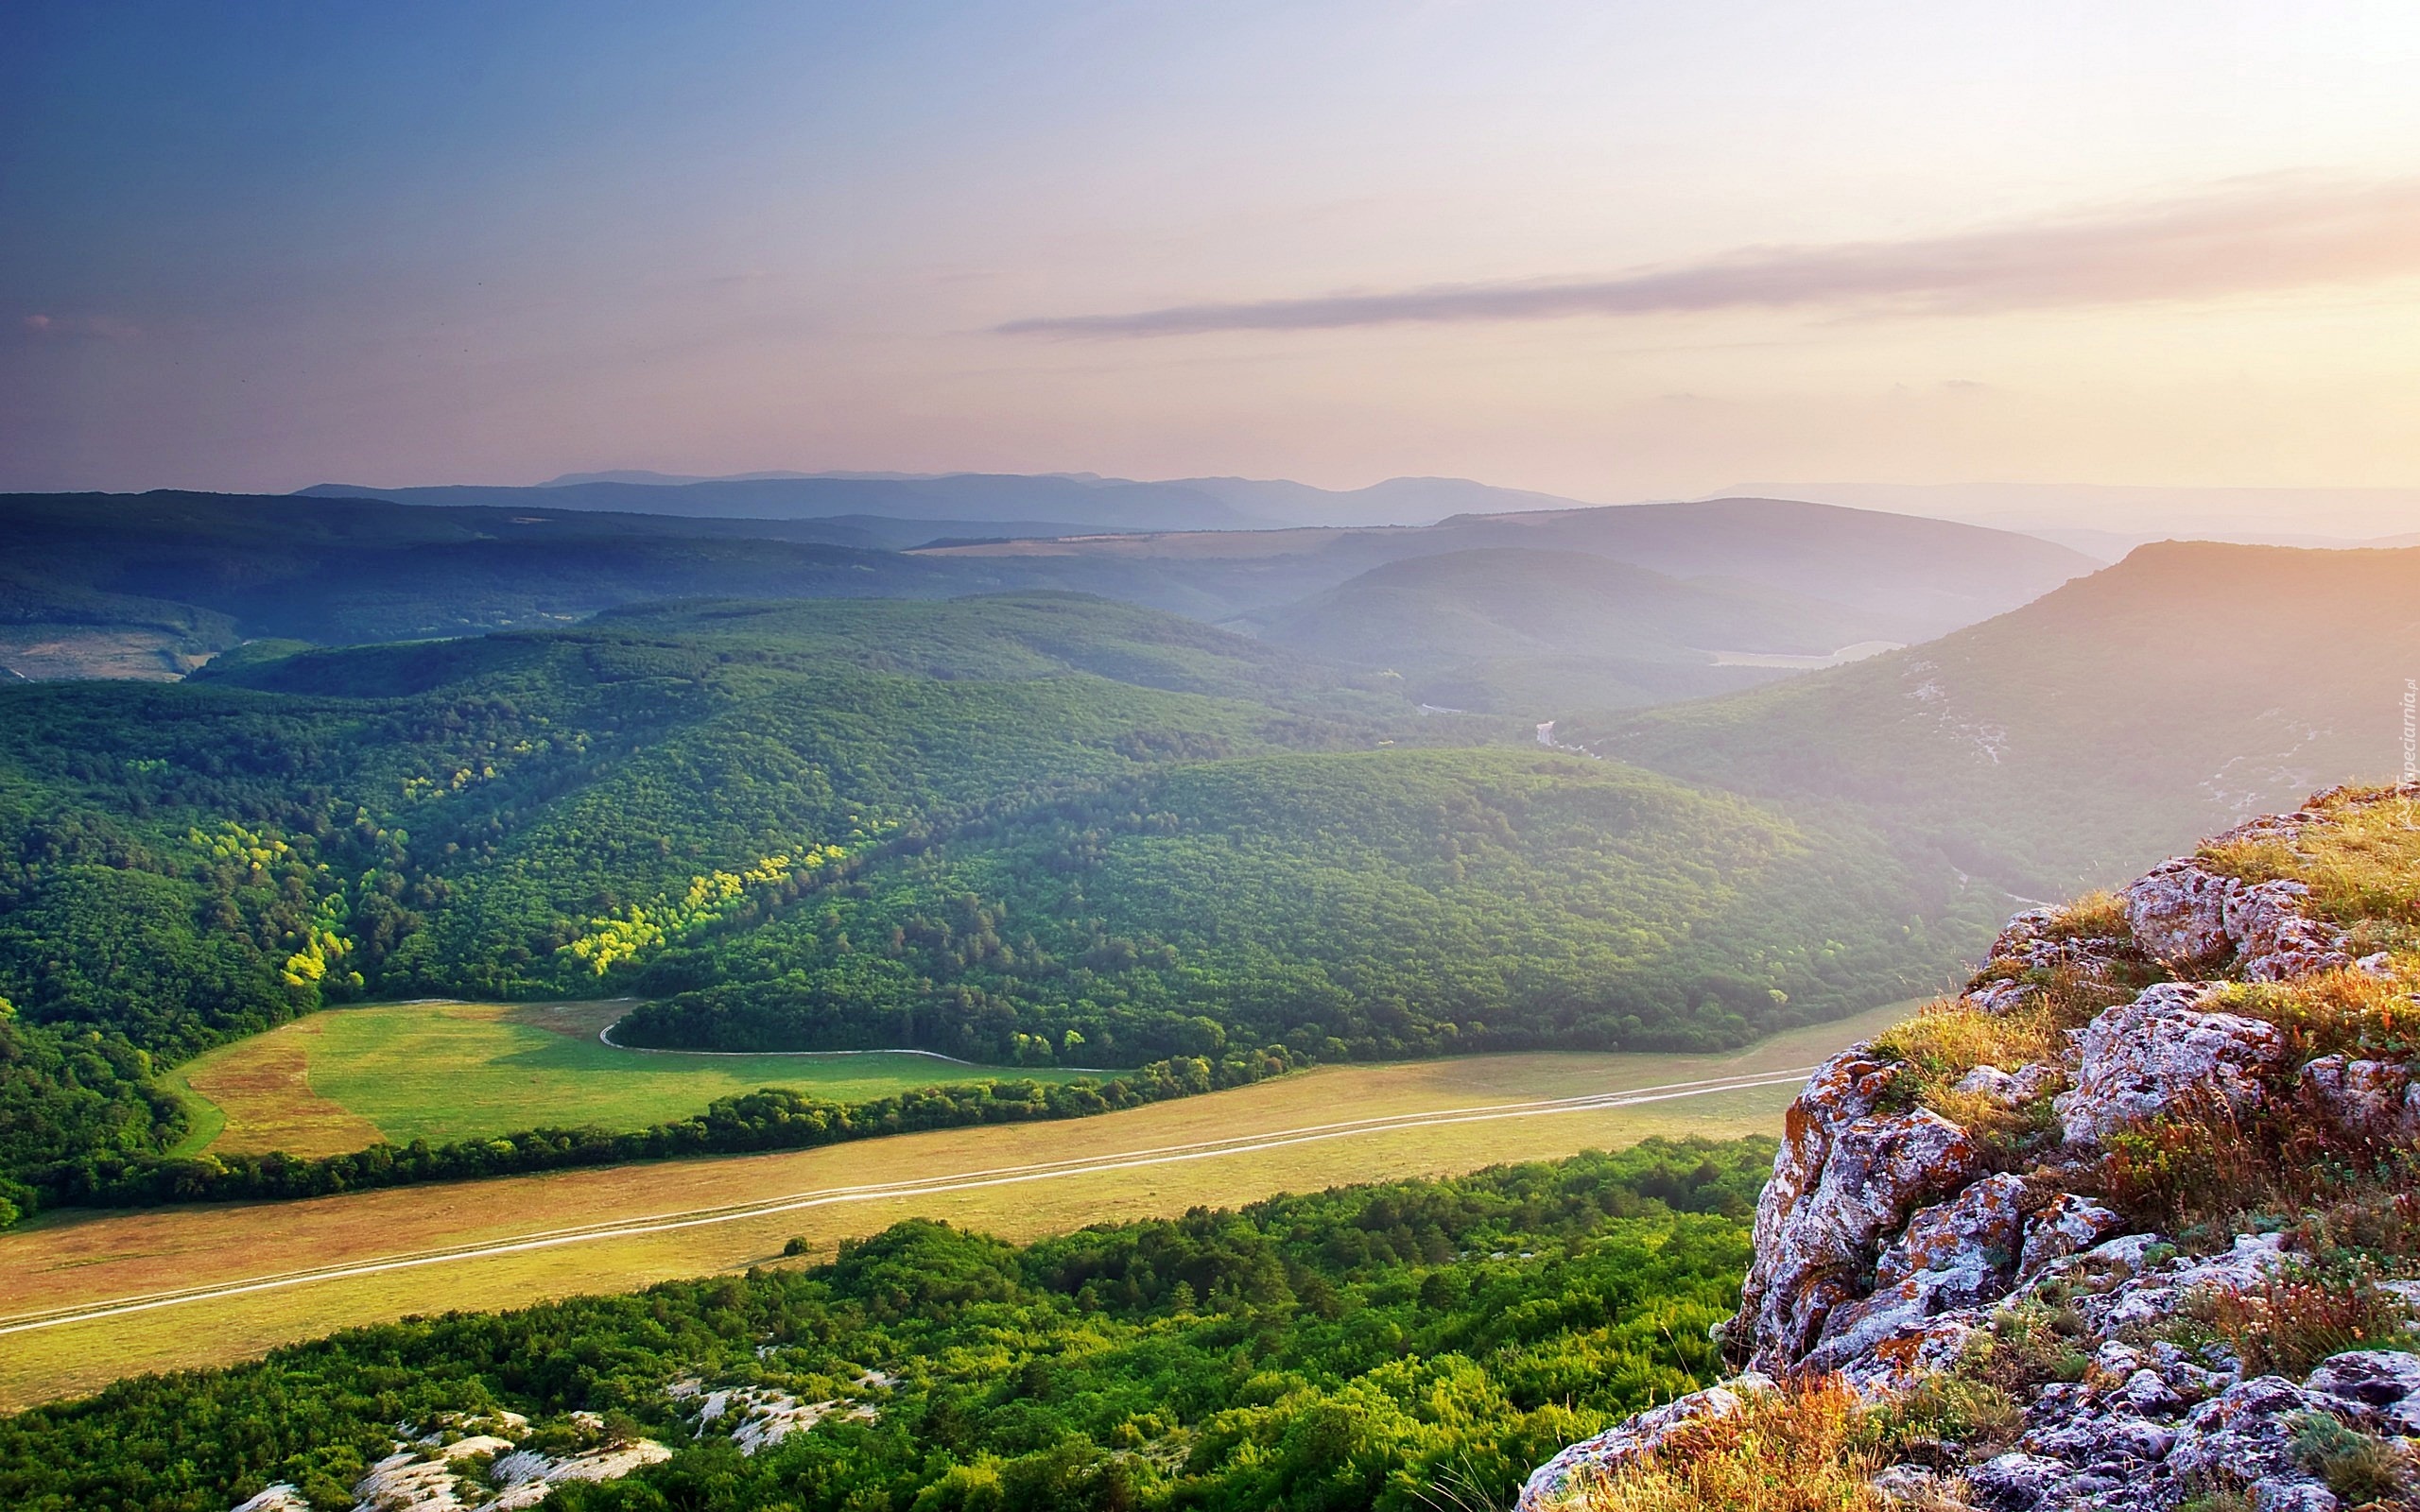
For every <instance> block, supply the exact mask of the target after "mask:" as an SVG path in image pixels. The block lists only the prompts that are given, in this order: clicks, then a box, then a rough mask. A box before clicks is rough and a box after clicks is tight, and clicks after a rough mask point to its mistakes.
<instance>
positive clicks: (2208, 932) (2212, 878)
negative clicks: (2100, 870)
mask: <svg viewBox="0 0 2420 1512" xmlns="http://www.w3.org/2000/svg"><path fill="white" fill-rule="evenodd" d="M2241 887H2242V884H2241V883H2239V882H2238V881H2236V880H2235V879H2234V878H2233V877H2225V876H2221V875H2220V874H2219V873H2217V872H2215V871H2211V870H2209V869H2208V868H2204V866H2203V865H2202V864H2201V863H2200V862H2198V861H2194V860H2190V859H2187V858H2185V857H2179V858H2178V859H2176V860H2173V861H2163V862H2161V863H2160V864H2159V865H2158V866H2156V867H2153V868H2152V869H2151V870H2149V871H2147V872H2144V873H2143V874H2142V875H2141V876H2139V877H2137V878H2135V880H2134V881H2133V882H2131V883H2129V884H2127V885H2126V891H2125V899H2126V923H2127V925H2128V927H2130V928H2131V929H2133V930H2134V932H2135V943H2137V944H2139V945H2140V946H2142V948H2143V949H2144V950H2146V951H2148V952H2150V953H2151V954H2152V955H2153V956H2155V957H2157V958H2158V959H2160V960H2163V961H2167V962H2169V963H2171V964H2173V965H2180V966H2192V965H2203V964H2207V963H2211V962H2215V961H2218V960H2221V959H2223V958H2224V957H2225V956H2226V955H2227V954H2228V953H2229V952H2231V951H2232V950H2234V948H2235V941H2234V940H2233V939H2232V938H2231V937H2230V936H2228V934H2227V899H2228V898H2229V896H2231V895H2232V894H2234V893H2235V892H2237V891H2238V889H2240V888H2241Z"/></svg>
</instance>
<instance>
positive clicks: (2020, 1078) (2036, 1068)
mask: <svg viewBox="0 0 2420 1512" xmlns="http://www.w3.org/2000/svg"><path fill="white" fill-rule="evenodd" d="M2065 1079H2066V1074H2065V1073H2064V1072H2063V1071H2061V1070H2060V1068H2059V1067H2057V1066H2054V1065H2051V1064H2050V1063H2049V1062H2048V1061H2035V1062H2034V1063H2033V1064H2032V1065H2030V1066H2024V1067H2020V1068H2019V1069H2018V1070H2016V1071H2014V1072H2006V1071H2002V1070H2001V1069H2000V1068H1999V1067H1997V1066H1977V1067H1976V1068H1975V1069H1974V1070H1972V1071H1969V1072H1968V1073H1967V1074H1965V1075H1963V1076H1961V1077H1960V1078H1958V1082H1957V1085H1956V1086H1955V1087H1953V1088H1952V1089H1951V1090H1952V1091H1960V1092H1964V1093H1966V1094H1967V1095H1968V1096H1970V1097H1988V1098H1990V1099H1991V1100H1992V1101H1993V1102H1996V1103H1997V1104H1999V1105H2000V1106H2001V1107H2002V1108H2022V1107H2024V1106H2025V1105H2026V1104H2027V1103H2030V1102H2031V1101H2033V1100H2034V1099H2035V1098H2037V1097H2040V1096H2041V1095H2042V1094H2043V1093H2044V1092H2047V1091H2049V1090H2050V1089H2051V1088H2053V1087H2056V1086H2057V1085H2058V1084H2059V1083H2060V1082H2062V1081H2064V1080H2065Z"/></svg>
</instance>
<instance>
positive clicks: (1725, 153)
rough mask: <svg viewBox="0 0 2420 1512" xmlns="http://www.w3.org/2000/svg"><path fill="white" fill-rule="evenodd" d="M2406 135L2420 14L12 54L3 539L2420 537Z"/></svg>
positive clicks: (1747, 10)
mask: <svg viewBox="0 0 2420 1512" xmlns="http://www.w3.org/2000/svg"><path fill="white" fill-rule="evenodd" d="M2415 78H2420V7H2414V6H2412V5H2411V4H2409V3H2408V0H2394V3H2380V4H2328V3H2325V0H2313V3H2308V4H2296V5H2291V6H2286V5H2278V4H2275V3H2274V0H2260V3H2237V0H2189V3H2166V0H2129V3H2128V4H2126V5H2123V6H2112V5H2109V4H2107V3H2106V0H2078V3H2070V0H2023V3H2012V4H1999V3H1991V0H1955V3H1950V4H1943V3H1942V0H1924V3H1891V4H1881V3H1876V4H1855V3H1845V0H1785V3H1761V0H1759V3H1749V0H1699V3H1694V4H1690V5H1674V4H1670V3H1668V0H1666V3H1656V4H1633V3H1625V0H1584V3H1560V0H1502V3H1497V0H1399V3H1392V4H1379V3H1324V0H1287V3H1267V4H1265V3H1261V0H1219V3H1216V4H1200V3H1197V4H1192V5H1177V4H1154V5H1136V4H1114V3H1060V4H1042V3H1019V0H1008V3H990V4H932V3H924V0H890V3H885V4H878V5H843V4H821V5H819V4H812V3H796V0H793V3H787V4H753V3H713V0H684V3H681V4H663V5H624V4H614V3H611V0H583V3H580V4H552V3H546V0H518V3H515V4H513V5H509V6H496V5H492V4H462V5H454V4H445V3H441V0H424V3H416V4H414V5H410V6H394V5H391V4H380V5H355V4H346V3H342V0H315V3H308V4H294V5H273V4H248V3H242V0H226V3H220V4H215V5H211V6H194V5H191V4H186V3H172V4H159V5H145V4H134V3H125V4H118V3H107V0H103V3H97V4H96V3H92V0H82V3H76V4H51V3H49V0H14V3H12V4H11V5H10V6H9V7H7V8H4V9H0V489H15V490H28V489H41V490H66V489H79V490H80V489H109V490H135V489H146V488H155V487H186V488H208V489H225V490H290V489H294V488H299V487H303V486H306V485H310V484H314V483H321V482H331V481H335V482H352V483H364V484H372V485H379V486H402V485H407V484H423V483H446V482H487V483H515V482H535V481H540V480H543V479H544V478H548V477H551V476H553V475H556V474H558V473H562V472H584V471H593V470H599V469H613V468H648V469H656V470H660V471H664V472H683V473H720V472H747V471H757V470H769V469H802V470H820V469H869V470H873V469H888V470H900V471H953V470H980V471H1014V472H1046V471H1089V472H1102V473H1110V474H1116V475H1124V476H1139V477H1171V476H1184V475H1194V474H1243V475H1251V476H1287V477H1294V478H1298V479H1301V480H1303V481H1305V482H1311V483H1317V484H1322V485H1325V486H1329V487H1354V486H1358V485H1361V484H1366V483H1370V482H1373V481H1375V480H1377V479H1380V478H1384V477H1388V476H1392V475H1399V474H1451V475H1461V476H1469V477H1477V478H1480V479H1483V480H1485V481H1488V482H1493V483H1499V484H1504V485H1507V486H1512V487H1520V488H1529V489H1537V490H1547V491H1551V492H1557V493H1563V494H1567V495H1570V496H1574V497H1579V498H1586V499H1599V500H1621V499H1634V498H1649V497H1693V496H1698V495H1702V494H1704V493H1707V492H1711V491H1715V490H1721V489H1724V488H1726V487H1728V486H1732V485H1735V484H1738V483H1740V482H1742V481H1744V480H1751V479H1759V480H1797V481H1800V482H1806V483H1808V484H1813V483H1815V482H1819V481H1825V480H1828V481H1832V482H1840V483H1846V482H1857V483H1862V484H1871V485H1877V486H1884V485H1889V486H1909V485H1934V486H1970V485H2020V484H2032V485H2039V484H2094V485H2110V486H2122V487H2124V488H2128V489H2136V490H2143V489H2151V490H2158V489H2166V490H2176V489H2202V490H2207V489H2219V488H2224V489H2266V490H2313V489H2368V490H2414V489H2420V423H2415V417H2420V88H2415V87H2413V83H2412V81H2413V79H2415ZM2103 497H2105V498H2106V499H2107V500H2113V501H2117V502H2114V503H2109V504H2107V505H2106V507H2105V508H2104V509H2103V510H2102V512H2103V513H2105V514H2107V515H2108V516H2109V517H2110V518H2109V519H2107V520H2106V521H2105V522H2103V523H2106V524H2110V525H2111V526H2112V527H2115V528H2122V527H2123V526H2124V525H2125V524H2127V520H2126V518H2125V516H2126V511H2127V508H2128V506H2127V505H2126V504H2125V503H2124V502H2123V501H2124V500H2125V499H2126V498H2128V497H2130V495H2127V494H2124V493H2110V494H2107V495H2105V496H2103ZM2374 497H2375V496H2374ZM2412 499H2413V502H2412V504H2411V507H2410V511H2409V512H2410V513H2411V519H2410V520H2409V521H2408V523H2404V524H2402V528H2405V529H2420V495H2413V496H2412ZM2398 507H2400V506H2398ZM2389 512H2390V513H2392V511H2391V510H2390V511H2389ZM2385 523H2386V524H2390V525H2391V524H2395V523H2396V522H2395V521H2393V520H2388V521H2386V522H2385Z"/></svg>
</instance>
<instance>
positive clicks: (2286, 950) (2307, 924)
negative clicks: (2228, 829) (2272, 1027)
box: [2125, 830, 2353, 982]
mask: <svg viewBox="0 0 2420 1512" xmlns="http://www.w3.org/2000/svg"><path fill="white" fill-rule="evenodd" d="M2232 833H2234V834H2237V835H2241V834H2243V833H2245V832H2243V831H2240V830H2238V831H2235V832H2232ZM2309 895H2310V889H2309V888H2308V887H2307V886H2305V885H2303V884H2301V883H2299V882H2290V881H2282V880H2281V881H2273V882H2263V883H2257V884H2252V885H2246V884H2244V883H2242V882H2240V881H2238V880H2237V879H2236V878H2233V877H2229V876H2223V875H2221V874H2220V873H2218V872H2215V871H2212V870H2210V869H2209V868H2207V867H2205V866H2204V865H2203V864H2202V863H2201V862H2199V861H2196V860H2191V859H2183V858H2180V859H2178V860H2174V861H2168V862H2163V863H2162V864H2161V865H2159V866H2157V867H2154V868H2152V869H2151V870H2150V871H2147V872H2145V873H2144V874H2143V875H2142V876H2141V877H2140V878H2138V879H2136V880H2135V882H2134V883H2133V884H2132V885H2129V886H2128V887H2127V888H2126V894H2125V897H2126V921H2127V924H2128V926H2129V927H2130V928H2132V930H2133V931H2134V936H2135V941H2136V942H2137V943H2139V944H2140V945H2141V946H2142V948H2143V949H2144V950H2146V951H2148V952H2150V953H2151V954H2152V955H2153V956H2154V957H2156V958H2157V959H2159V960H2162V961H2166V962H2168V963H2169V964H2170V965H2171V966H2173V967H2177V968H2179V969H2185V970H2199V969H2208V968H2216V967H2219V966H2223V965H2225V964H2227V963H2229V962H2230V961H2232V962H2233V964H2234V967H2235V972H2236V974H2237V975H2238V976H2239V977H2241V978H2242V979H2243V980H2244V981H2247V982H2284V981H2290V980H2291V979H2293V978H2294V977H2297V976H2308V975H2309V974H2310V973H2312V972H2313V971H2328V970H2331V969H2333V968H2336V967H2342V966H2350V965H2352V964H2353V957H2352V955H2351V954H2348V953H2347V952H2346V951H2345V950H2344V948H2343V947H2344V934H2343V931H2342V930H2340V929H2337V928H2336V927H2335V926H2333V925H2331V924H2328V923H2325V922H2323V921H2322V920H2319V919H2312V918H2310V917H2309V916H2308V914H2307V913H2305V912H2304V910H2303V906H2302V905H2303V900H2304V899H2306V898H2308V897H2309Z"/></svg>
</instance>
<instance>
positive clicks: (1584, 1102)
mask: <svg viewBox="0 0 2420 1512" xmlns="http://www.w3.org/2000/svg"><path fill="white" fill-rule="evenodd" d="M1814 1069H1815V1068H1814V1067H1813V1066H1811V1065H1810V1066H1798V1067H1794V1068H1792V1069H1790V1070H1789V1071H1786V1072H1778V1073H1770V1074H1749V1075H1746V1076H1719V1077H1709V1078H1706V1079H1704V1080H1702V1081H1691V1082H1674V1083H1671V1084H1669V1085H1668V1086H1663V1087H1648V1088H1641V1089H1639V1090H1637V1091H1628V1092H1613V1093H1606V1094H1602V1095H1599V1096H1588V1097H1559V1098H1538V1099H1534V1100H1532V1101H1530V1102H1525V1103H1506V1104H1500V1105H1496V1106H1493V1107H1481V1108H1439V1109H1436V1110H1433V1111H1430V1112H1425V1113H1413V1114H1409V1115H1395V1116H1392V1117H1385V1118H1357V1119H1347V1120H1344V1121H1342V1122H1340V1123H1335V1124H1312V1125H1304V1126H1303V1127H1300V1128H1289V1129H1279V1130H1275V1131H1273V1132H1271V1133H1267V1134H1256V1135H1245V1136H1240V1137H1238V1138H1236V1139H1232V1140H1206V1141H1203V1142H1201V1143H1195V1144H1174V1145H1164V1146H1161V1147H1158V1148H1155V1149H1141V1150H1128V1151H1122V1152H1119V1153H1117V1154H1114V1155H1107V1156H1092V1157H1086V1158H1080V1159H1078V1160H1056V1161H1041V1162H1038V1163H1035V1164H1030V1165H1013V1166H1001V1167H997V1168H994V1169H993V1170H988V1171H974V1172H968V1173H965V1174H962V1175H958V1176H953V1177H930V1178H926V1179H924V1180H908V1181H887V1182H878V1183H873V1184H871V1185H866V1186H856V1187H832V1188H826V1189H823V1190H821V1191H811V1192H793V1193H787V1194H783V1195H781V1196H778V1197H771V1198H768V1199H766V1200H764V1201H761V1202H748V1203H738V1204H734V1205H732V1206H728V1207H722V1208H703V1209H693V1210H690V1211H683V1212H665V1213H654V1214H650V1215H649V1216H648V1217H645V1218H641V1219H637V1220H634V1221H625V1222H619V1223H605V1224H586V1225H581V1226H579V1227H575V1228H570V1229H541V1230H539V1231H537V1232H534V1233H529V1234H525V1235H523V1236H521V1237H519V1238H516V1239H510V1240H505V1241H502V1242H499V1243H495V1244H486V1245H471V1246H459V1247H455V1248H446V1249H432V1250H422V1251H418V1252H413V1253H404V1254H393V1255H382V1256H377V1257H374V1258H372V1259H367V1260H359V1261H354V1262H351V1263H345V1264H341V1265H328V1266H320V1267H318V1268H314V1269H306V1270H295V1271H285V1272H281V1273H277V1274H272V1275H266V1276H256V1277H249V1278H246V1279H243V1280H232V1281H220V1282H216V1283H215V1284H212V1285H207V1286H197V1287H190V1288H187V1289H184V1290H182V1291H168V1292H155V1293H151V1294H148V1295H143V1296H135V1297H112V1298H109V1299H106V1300H103V1301H99V1302H91V1303H86V1304H83V1305H81V1306H77V1307H66V1308H58V1309H54V1310H52V1311H49V1312H37V1313H30V1314H14V1315H5V1314H0V1334H9V1333H24V1332H30V1331H32V1330H35V1329H48V1328H57V1327H60V1326H61V1325H64V1324H69V1323H83V1322H93V1321H97V1320H99V1319H102V1318H111V1317H122V1316H124V1315H126V1314H130V1313H147V1312H151V1311H153V1310H155V1309H158V1308H164V1307H177V1306H181V1305H185V1304H189V1303H194V1302H202V1301H207V1300H209V1299H211V1298H212V1297H238V1296H243V1295H246V1294H249V1293H252V1292H268V1291H276V1290H278V1289H280V1288H283V1287H288V1286H303V1285H308V1284H310V1283H312V1282H315V1281H331V1280H343V1279H345V1278H347V1277H353V1276H372V1275H376V1274H378V1273H380V1272H383V1271H392V1270H409V1269H413V1268H416V1267H419V1266H423V1265H443V1264H448V1263H460V1262H463V1261H472V1260H482V1259H486V1258H489V1257H492V1256H496V1255H513V1254H524V1253H527V1252H528V1251H530V1250H536V1249H554V1248H559V1247H561V1246H564V1245H578V1244H587V1243H593V1242H595V1241H597V1240H604V1239H625V1238H631V1237H633V1236H636V1235H641V1234H657V1233H666V1232H669V1231H671V1230H674V1229H696V1228H701V1227H704V1226H705V1225H708V1224H723V1223H735V1222H737V1221H739V1220H741V1219H747V1218H761V1217H768V1216H770V1215H773V1214H776V1213H784V1212H799V1211H804V1210H806V1209H809V1208H821V1207H828V1206H830V1205H832V1204H834V1203H841V1202H871V1201H873V1200H875V1199H877V1198H882V1197H902V1196H924V1195H934V1194H942V1193H948V1192H971V1191H974V1190H977V1189H978V1188H982V1187H1001V1186H1015V1185H1019V1184H1022V1183H1025V1182H1030V1181H1050V1180H1063V1179H1065V1178H1066V1177H1079V1176H1093V1175H1098V1174H1100V1173H1102V1172H1108V1171H1132V1170H1139V1169H1142V1168H1143V1167H1146V1166H1154V1165H1172V1164H1175V1163H1176V1162H1178V1161H1182V1160H1217V1159H1219V1158H1221V1157H1230V1158H1231V1157H1235V1156H1241V1155H1254V1154H1259V1153H1261V1152H1264V1151H1268V1150H1275V1149H1281V1148H1284V1147H1285V1146H1288V1145H1292V1144H1310V1143H1318V1142H1321V1141H1323V1140H1341V1139H1353V1138H1356V1137H1362V1136H1368V1135H1372V1134H1381V1133H1390V1132H1394V1131H1398V1130H1405V1129H1417V1128H1427V1127H1433V1126H1435V1125H1445V1124H1484V1123H1491V1122H1494V1121H1495V1120H1498V1119H1507V1118H1536V1117H1540V1116H1542V1115H1546V1114H1552V1113H1578V1112H1587V1111H1591V1110H1596V1109H1602V1108H1634V1107H1636V1106H1638V1105H1640V1104H1642V1103H1661V1102H1669V1101H1672V1100H1673V1099H1676V1098H1682V1097H1703V1096H1705V1095H1707V1094H1708V1093H1711V1092H1736V1091H1750V1090H1753V1089H1755V1088H1760V1087H1794V1086H1796V1085H1798V1084H1799V1083H1800V1082H1803V1081H1805V1080H1806V1074H1807V1073H1809V1072H1811V1071H1813V1070H1814Z"/></svg>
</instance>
